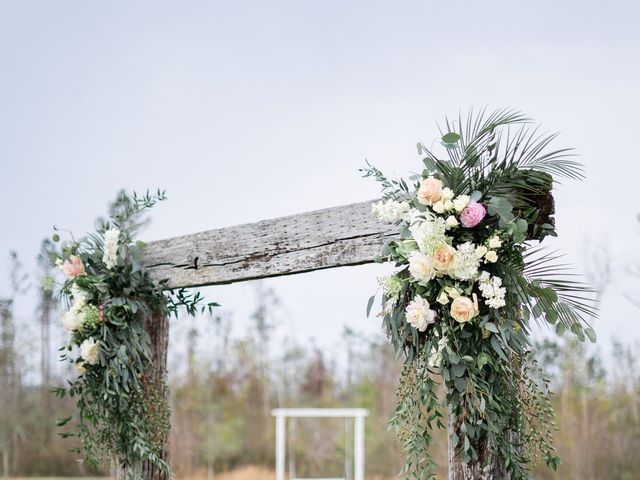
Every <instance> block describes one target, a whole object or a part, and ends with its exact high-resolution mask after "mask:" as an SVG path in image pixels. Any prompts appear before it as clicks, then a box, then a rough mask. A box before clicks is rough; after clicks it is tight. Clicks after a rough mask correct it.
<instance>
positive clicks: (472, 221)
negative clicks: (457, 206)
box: [460, 201, 487, 228]
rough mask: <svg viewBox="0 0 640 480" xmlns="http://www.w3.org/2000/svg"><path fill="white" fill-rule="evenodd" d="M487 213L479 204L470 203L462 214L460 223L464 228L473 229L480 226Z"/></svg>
mask: <svg viewBox="0 0 640 480" xmlns="http://www.w3.org/2000/svg"><path fill="white" fill-rule="evenodd" d="M486 214H487V211H486V210H485V209H484V207H483V206H482V204H480V203H478V202H473V201H472V202H469V203H468V204H467V206H466V207H464V209H463V210H462V212H461V213H460V223H461V224H462V226H463V227H464V228H473V227H475V226H476V225H478V224H479V223H480V222H481V221H482V219H483V218H484V216H485V215H486Z"/></svg>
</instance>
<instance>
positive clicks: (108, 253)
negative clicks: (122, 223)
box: [102, 228, 120, 270]
mask: <svg viewBox="0 0 640 480" xmlns="http://www.w3.org/2000/svg"><path fill="white" fill-rule="evenodd" d="M119 239H120V230H118V229H117V228H110V229H109V230H107V231H106V232H105V234H104V255H103V256H102V261H103V262H104V264H105V265H106V267H107V268H108V269H109V270H111V269H112V268H113V267H115V266H116V264H117V263H118V240H119Z"/></svg>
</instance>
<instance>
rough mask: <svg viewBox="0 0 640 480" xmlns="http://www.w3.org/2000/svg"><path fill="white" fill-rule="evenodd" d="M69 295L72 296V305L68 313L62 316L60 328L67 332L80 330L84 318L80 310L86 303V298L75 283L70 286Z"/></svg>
mask: <svg viewBox="0 0 640 480" xmlns="http://www.w3.org/2000/svg"><path fill="white" fill-rule="evenodd" d="M71 295H72V296H73V304H72V305H71V308H70V309H69V311H68V312H66V313H65V314H63V315H62V326H63V327H64V329H65V330H66V331H67V332H69V333H72V332H75V331H77V330H80V328H81V327H82V322H83V319H84V316H83V315H82V309H83V308H84V306H85V304H86V303H87V296H86V294H85V293H84V292H83V291H82V289H81V288H80V287H78V285H76V284H75V283H74V284H73V285H72V286H71Z"/></svg>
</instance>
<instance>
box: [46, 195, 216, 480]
mask: <svg viewBox="0 0 640 480" xmlns="http://www.w3.org/2000/svg"><path fill="white" fill-rule="evenodd" d="M164 199H165V194H164V192H160V191H158V193H157V194H155V195H150V194H148V193H147V194H146V195H144V196H142V197H138V196H137V195H135V194H133V196H131V197H130V196H128V195H126V194H124V193H121V194H120V195H119V197H118V199H117V200H116V202H115V203H114V204H113V205H112V208H111V215H110V219H109V220H103V221H101V222H100V223H101V225H100V227H99V228H98V230H97V232H96V233H95V234H91V235H88V236H87V237H85V238H83V239H80V240H75V239H74V238H73V236H71V239H70V240H69V241H63V242H61V243H60V248H59V249H58V250H57V251H56V252H55V253H53V256H54V258H55V261H56V264H57V265H58V266H59V267H60V269H61V270H62V272H63V274H64V277H65V279H64V281H63V283H62V284H61V285H60V293H61V294H62V296H63V297H64V299H65V300H66V303H67V304H68V306H69V310H68V311H67V312H66V313H64V315H63V316H62V325H63V326H64V328H65V330H66V331H67V332H68V333H69V340H68V342H67V343H66V344H65V345H64V346H63V347H62V348H61V349H60V350H61V352H62V356H61V359H62V360H63V361H68V362H71V363H72V364H73V366H74V367H75V370H76V372H77V376H76V377H75V378H74V379H73V380H70V381H69V384H68V387H67V388H58V389H56V390H55V393H56V394H57V395H58V396H60V397H62V396H64V395H70V396H71V397H74V398H77V407H78V414H77V416H76V422H75V425H76V426H77V428H76V429H75V430H73V431H68V432H65V433H63V436H68V437H75V438H77V440H78V446H77V448H76V450H77V451H78V453H80V454H82V455H83V456H84V461H85V462H86V463H87V464H88V465H90V466H92V467H96V466H97V465H98V464H99V463H102V462H105V461H106V462H110V461H112V460H115V461H116V462H117V463H118V465H119V467H120V468H123V469H124V471H125V472H126V473H127V475H128V476H129V477H133V478H137V477H141V470H140V466H141V465H142V462H149V463H151V464H152V465H153V466H154V467H156V468H158V469H160V470H161V471H164V472H165V473H167V474H169V473H170V467H169V465H168V464H167V462H166V461H165V456H164V452H163V448H164V445H165V443H166V437H167V435H168V431H169V417H170V411H169V406H168V404H167V398H166V385H164V383H163V381H162V379H163V375H162V373H163V372H156V371H155V369H156V368H158V367H157V366H156V365H154V362H153V360H152V353H153V352H152V348H151V341H150V336H149V333H148V329H149V326H150V325H149V323H148V322H151V321H152V320H153V319H154V318H156V319H157V318H158V316H159V315H160V316H166V315H169V314H172V313H173V314H177V312H178V309H179V308H180V307H186V310H187V312H188V313H189V314H192V315H193V314H195V313H196V312H197V311H202V309H204V308H212V307H213V306H215V305H216V304H215V303H209V304H207V305H204V304H202V297H201V296H200V295H199V294H197V293H196V294H191V293H188V292H186V291H185V290H177V291H169V292H163V289H164V286H165V282H163V281H161V282H159V283H155V282H153V281H152V280H151V278H150V277H149V275H148V274H147V273H146V272H145V271H144V270H143V269H142V268H141V265H140V260H141V258H142V253H143V250H144V246H145V245H144V243H142V242H140V241H135V239H134V235H135V233H136V231H137V229H138V227H139V226H140V225H141V224H142V223H143V221H142V219H141V216H142V215H143V214H144V212H145V211H146V210H148V209H149V208H151V207H152V206H153V205H154V204H155V203H156V202H158V201H161V200H164ZM53 239H54V241H55V242H60V237H59V235H58V234H55V235H54V238H53ZM159 373H160V374H159ZM72 418H73V417H69V418H65V419H62V420H61V421H59V425H60V426H62V425H65V424H67V423H68V422H69V421H71V420H72Z"/></svg>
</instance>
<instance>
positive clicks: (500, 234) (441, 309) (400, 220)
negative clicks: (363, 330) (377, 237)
mask: <svg viewBox="0 0 640 480" xmlns="http://www.w3.org/2000/svg"><path fill="white" fill-rule="evenodd" d="M528 123H529V122H528V120H527V119H526V118H525V117H524V116H522V115H521V114H519V113H518V112H514V111H511V110H501V111H498V112H495V113H492V114H487V113H486V112H485V111H482V112H480V114H479V115H477V116H474V115H473V113H470V115H469V117H468V118H467V119H466V123H465V121H464V120H463V119H462V118H459V119H458V121H457V122H456V124H455V125H454V124H453V123H451V122H449V121H447V129H448V132H447V133H445V134H444V135H443V136H442V139H441V146H442V147H443V154H436V153H435V152H433V151H431V150H430V149H428V148H426V147H425V146H424V145H422V144H419V145H418V151H419V153H420V154H424V155H425V156H424V159H423V162H424V170H423V171H422V173H421V174H419V175H415V176H413V177H411V179H410V182H411V183H409V182H407V181H405V180H403V179H400V180H390V179H388V178H387V177H386V176H385V175H384V174H383V173H382V172H380V171H379V170H378V169H376V168H375V167H373V166H371V165H370V164H367V168H365V169H363V173H364V176H365V177H372V178H374V179H376V180H377V181H378V182H380V184H381V185H382V191H383V200H382V201H380V202H376V203H374V204H373V206H372V213H373V214H374V215H375V216H376V217H377V218H378V219H380V220H381V221H384V222H389V223H394V224H396V225H398V227H399V231H400V236H399V238H398V239H394V240H392V241H389V242H387V243H386V244H385V245H384V247H383V250H382V252H381V256H380V260H381V261H391V262H394V263H395V265H396V267H397V268H396V270H395V272H394V273H393V274H391V275H389V276H386V277H383V278H380V279H379V283H380V285H381V287H382V300H383V301H382V312H381V313H380V315H381V316H382V318H383V322H384V323H383V324H384V327H385V329H386V331H387V333H388V335H389V338H390V340H391V342H392V344H393V345H394V347H395V349H396V351H397V352H398V353H402V354H404V355H405V358H406V364H405V370H404V371H403V373H402V377H401V381H400V386H399V388H398V408H397V410H396V414H395V415H394V417H393V419H392V425H394V426H395V427H396V428H397V429H398V431H399V432H400V434H401V438H402V439H403V440H404V442H405V450H406V452H407V463H406V465H405V467H404V468H403V471H402V473H404V474H406V475H407V476H408V475H409V473H411V472H413V473H412V474H413V475H414V476H412V477H411V478H431V475H432V474H433V470H434V468H435V467H434V464H433V460H432V458H431V456H430V455H429V452H428V448H429V445H430V442H431V434H430V430H431V429H432V428H433V426H434V425H437V426H439V427H443V426H444V424H443V423H442V421H441V417H442V414H441V405H440V401H439V399H438V397H437V395H436V390H437V389H436V378H438V377H436V375H437V376H439V378H442V380H443V383H444V386H445V390H446V399H445V403H446V408H447V410H448V413H449V421H448V428H449V435H450V441H451V445H453V446H454V447H455V451H456V456H457V457H458V459H459V460H460V461H461V462H462V463H464V464H466V465H468V466H469V468H476V467H478V466H479V468H484V467H485V466H486V465H494V466H495V465H498V466H499V468H500V469H502V470H500V471H496V472H494V473H493V474H494V477H493V478H512V479H520V478H522V479H524V478H528V476H527V475H528V473H527V472H528V468H529V467H528V466H529V464H531V463H535V462H536V461H537V460H538V459H543V460H545V461H546V462H547V463H548V464H549V465H550V466H551V467H553V468H555V467H556V466H557V464H558V461H559V460H558V459H557V457H556V455H555V450H554V449H553V446H552V444H551V443H550V438H551V436H550V433H549V428H550V425H552V423H553V422H552V418H551V415H552V413H551V408H550V406H549V403H548V385H547V382H546V380H545V379H544V376H543V374H542V372H540V371H539V369H538V368H537V367H536V365H535V361H534V359H533V358H532V355H531V348H530V340H529V332H530V321H532V320H544V321H546V323H548V324H550V325H552V326H554V327H555V329H556V331H557V332H558V333H559V334H562V333H563V332H564V331H565V330H566V329H569V330H571V331H572V332H573V333H574V334H576V335H577V336H578V338H580V339H581V340H584V339H585V338H586V337H588V338H590V339H591V340H592V341H595V334H594V332H593V330H592V329H591V328H590V327H589V326H588V323H587V320H588V319H589V318H590V317H593V316H594V315H595V309H594V308H593V303H592V299H591V298H590V297H589V292H590V290H589V289H588V288H586V286H585V285H583V284H582V283H580V282H575V281H573V280H572V279H571V278H570V277H567V276H566V275H564V273H563V272H562V266H558V265H556V264H555V263H554V261H555V260H556V259H557V258H558V256H557V255H555V254H553V253H547V252H545V251H544V250H542V249H541V248H540V247H538V246H537V245H538V244H539V243H540V242H542V241H543V240H544V239H545V238H546V237H547V236H549V235H555V234H556V231H555V223H554V220H553V217H552V215H553V213H554V202H553V197H552V195H551V190H552V185H553V175H556V176H565V177H569V178H580V177H581V169H580V165H579V164H578V163H576V162H574V161H573V160H570V159H568V158H567V153H566V152H567V150H565V149H562V150H556V151H548V150H547V147H548V145H549V144H550V142H551V140H552V139H553V138H554V136H549V137H546V136H542V135H539V134H538V133H537V131H536V129H532V130H531V129H529V126H528ZM509 128H513V129H515V133H514V131H511V130H509ZM374 300H375V296H374V297H372V298H371V299H370V300H369V304H368V309H367V312H368V313H369V311H370V309H371V308H372V305H373V302H374ZM514 438H517V439H518V442H514V441H513V439H514ZM507 475H508V476H507Z"/></svg>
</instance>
